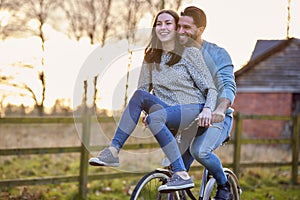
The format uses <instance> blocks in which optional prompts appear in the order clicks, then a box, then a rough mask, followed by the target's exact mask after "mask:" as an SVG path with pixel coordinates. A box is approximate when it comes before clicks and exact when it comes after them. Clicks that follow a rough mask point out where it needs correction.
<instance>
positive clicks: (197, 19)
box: [180, 6, 206, 28]
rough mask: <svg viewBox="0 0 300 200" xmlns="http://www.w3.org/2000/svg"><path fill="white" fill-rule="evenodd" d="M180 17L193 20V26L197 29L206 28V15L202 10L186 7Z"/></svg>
mask: <svg viewBox="0 0 300 200" xmlns="http://www.w3.org/2000/svg"><path fill="white" fill-rule="evenodd" d="M180 15H181V16H189V17H192V18H193V20H194V24H195V25H196V26H197V27H198V28H199V27H204V28H205V27H206V15H205V13H204V11H203V10H201V9H200V8H197V7H195V6H189V7H186V8H185V9H184V10H183V11H182V12H181V13H180Z"/></svg>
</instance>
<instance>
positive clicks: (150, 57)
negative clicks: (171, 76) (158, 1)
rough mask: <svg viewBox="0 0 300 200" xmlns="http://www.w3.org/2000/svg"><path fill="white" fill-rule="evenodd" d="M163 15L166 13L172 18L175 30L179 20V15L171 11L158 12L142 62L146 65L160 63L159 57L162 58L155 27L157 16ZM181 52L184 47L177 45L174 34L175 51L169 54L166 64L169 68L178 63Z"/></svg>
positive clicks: (160, 45) (177, 39) (177, 40)
mask: <svg viewBox="0 0 300 200" xmlns="http://www.w3.org/2000/svg"><path fill="white" fill-rule="evenodd" d="M163 13H167V14H169V15H171V16H172V17H173V18H174V20H175V23H176V29H177V23H178V20H179V15H178V14H177V13H176V12H175V11H173V10H161V11H160V12H158V14H157V15H156V17H155V20H154V23H153V25H152V32H151V39H150V42H149V44H148V45H147V47H146V49H145V54H144V60H145V61H146V62H147V63H156V64H159V63H160V62H161V56H162V53H163V49H162V43H161V41H160V40H159V39H158V37H157V35H156V32H155V27H156V23H157V18H158V16H159V15H161V14H163ZM183 50H184V47H183V46H182V45H181V44H180V43H179V38H178V34H176V38H175V49H174V50H172V51H171V52H170V54H171V58H170V60H169V61H168V62H167V63H166V64H167V65H169V66H171V65H174V64H176V63H177V62H179V60H180V59H181V55H182V52H183Z"/></svg>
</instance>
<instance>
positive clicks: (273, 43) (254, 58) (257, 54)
mask: <svg viewBox="0 0 300 200" xmlns="http://www.w3.org/2000/svg"><path fill="white" fill-rule="evenodd" d="M291 42H295V43H296V44H297V45H299V46H300V39H297V38H289V39H284V40H257V42H256V45H255V48H254V50H253V52H252V55H251V57H250V60H249V62H248V63H247V64H246V65H245V66H244V67H242V68H241V69H240V70H238V71H236V72H235V76H239V75H241V74H243V72H245V71H247V70H249V69H250V68H252V67H253V66H255V65H256V64H258V63H259V62H261V61H263V60H265V59H267V58H268V57H269V56H271V55H273V54H274V53H276V52H278V51H280V50H282V49H283V48H285V47H287V46H288V45H289V44H290V43H291ZM299 56H300V55H299Z"/></svg>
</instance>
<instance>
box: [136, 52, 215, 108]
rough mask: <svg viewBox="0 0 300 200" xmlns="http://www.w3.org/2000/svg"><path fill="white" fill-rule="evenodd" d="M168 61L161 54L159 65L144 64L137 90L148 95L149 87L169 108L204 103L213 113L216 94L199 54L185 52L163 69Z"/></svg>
mask: <svg viewBox="0 0 300 200" xmlns="http://www.w3.org/2000/svg"><path fill="white" fill-rule="evenodd" d="M169 59H170V55H168V54H163V55H162V58H161V63H160V64H159V65H155V64H153V63H146V62H143V65H142V69H141V73H140V77H139V81H138V89H140V90H145V91H149V90H150V85H152V87H153V93H154V94H155V96H157V97H158V98H160V99H161V100H162V101H164V102H165V103H167V104H168V105H170V106H172V105H182V104H200V103H203V104H205V105H204V107H208V108H210V109H211V110H212V111H214V109H215V106H216V101H217V90H216V87H215V85H214V82H213V79H212V76H211V73H210V72H209V70H208V68H207V66H206V65H205V62H204V59H203V57H202V53H201V51H199V49H197V48H195V47H187V48H185V50H184V51H183V54H182V58H181V60H180V61H179V62H178V63H176V64H175V65H172V66H168V65H166V63H167V62H168V60H169Z"/></svg>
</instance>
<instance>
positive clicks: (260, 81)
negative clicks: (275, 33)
mask: <svg viewBox="0 0 300 200" xmlns="http://www.w3.org/2000/svg"><path fill="white" fill-rule="evenodd" d="M235 77H236V82H237V87H238V91H253V92H255V91H256V92H258V91H262V92H266V91H273V92H274V91H280V92H283V91H290V92H299V93H300V39H296V38H289V39H284V40H258V41H257V43H256V45H255V48H254V51H253V53H252V55H251V58H250V60H249V62H248V63H247V64H246V65H245V66H244V67H243V68H241V69H240V70H238V71H236V72H235Z"/></svg>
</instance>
